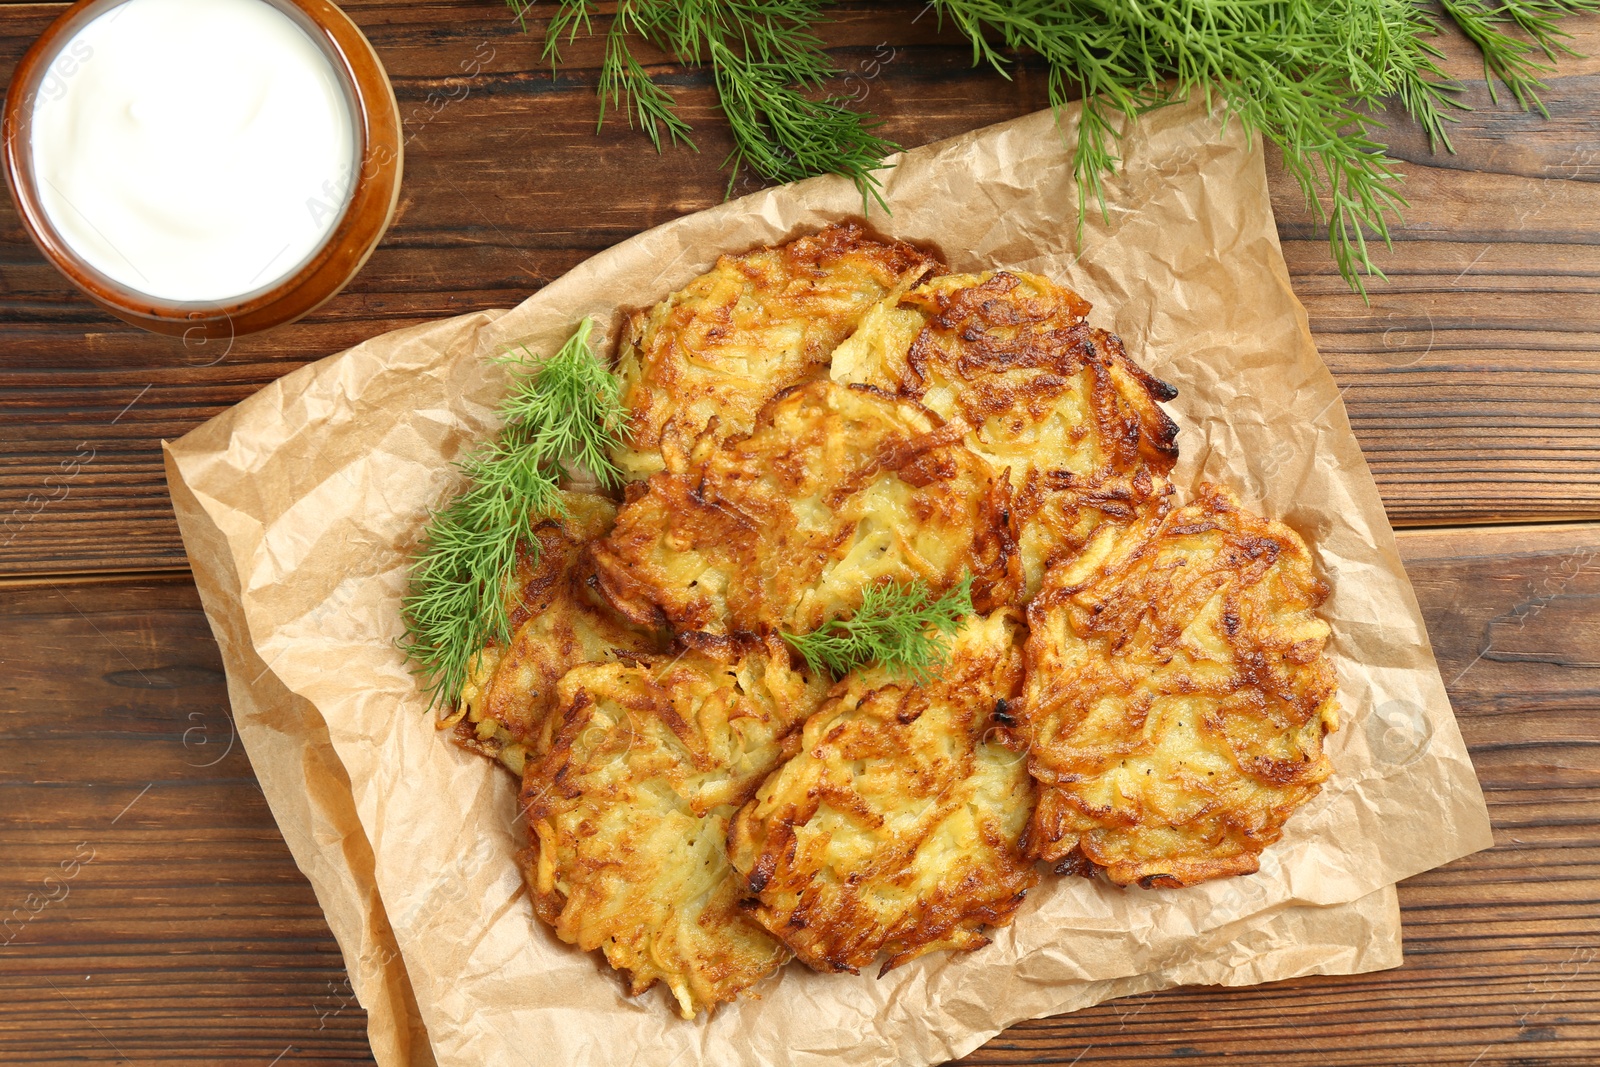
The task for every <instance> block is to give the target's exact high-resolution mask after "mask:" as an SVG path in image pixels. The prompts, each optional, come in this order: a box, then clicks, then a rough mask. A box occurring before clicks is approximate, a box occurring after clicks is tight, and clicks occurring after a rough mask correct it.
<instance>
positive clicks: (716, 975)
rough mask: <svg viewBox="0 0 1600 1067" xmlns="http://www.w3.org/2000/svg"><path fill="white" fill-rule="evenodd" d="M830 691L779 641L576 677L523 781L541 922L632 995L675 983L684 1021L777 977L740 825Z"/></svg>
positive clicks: (776, 958) (604, 666) (780, 951)
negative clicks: (744, 870)
mask: <svg viewBox="0 0 1600 1067" xmlns="http://www.w3.org/2000/svg"><path fill="white" fill-rule="evenodd" d="M825 692H826V687H825V685H824V684H823V683H822V682H820V681H812V680H810V679H808V678H807V677H806V676H805V675H803V674H802V673H800V672H798V671H796V670H794V669H792V667H791V665H790V659H789V653H788V651H787V650H786V649H785V648H784V647H783V646H782V644H780V643H778V642H777V641H773V642H771V643H770V644H768V645H765V646H758V647H756V648H755V649H754V650H752V651H749V652H747V653H746V654H745V655H743V656H740V657H738V658H737V659H734V660H732V661H731V662H721V661H718V660H715V659H712V658H709V657H707V656H704V655H701V654H699V653H696V652H688V653H685V654H684V655H682V656H681V657H679V658H677V659H671V658H667V657H657V658H653V659H649V660H641V661H640V662H638V663H636V664H625V663H593V664H587V665H585V666H581V667H577V668H575V669H573V670H572V671H569V672H568V673H567V675H566V677H564V678H563V679H562V680H561V684H560V686H559V687H558V693H559V700H560V703H561V707H562V711H561V712H560V713H559V718H558V720H556V721H555V722H554V729H553V731H552V732H551V736H550V739H549V741H548V742H547V743H546V744H545V745H542V746H541V751H540V754H539V756H538V757H537V758H530V759H529V761H528V765H527V771H526V773H525V775H524V777H523V783H522V803H523V807H524V809H525V810H526V812H527V819H528V825H529V828H530V836H531V839H532V848H530V849H529V851H528V853H527V854H526V856H525V860H526V863H527V871H526V874H527V879H528V886H529V888H530V891H531V893H532V895H533V902H534V909H535V911H537V912H538V914H539V917H540V918H541V919H543V920H544V921H545V922H547V923H549V924H550V925H551V926H552V927H553V928H554V929H555V932H556V935H557V936H559V937H560V938H561V939H562V940H563V941H567V942H570V943H572V944H575V945H578V946H580V947H582V948H584V949H587V950H593V949H596V948H598V949H600V950H601V951H602V952H604V953H605V957H606V959H607V960H608V961H610V963H611V965H612V966H614V967H617V968H619V969H621V970H625V971H628V972H629V974H630V976H631V977H630V988H631V990H632V992H633V993H635V994H638V993H642V992H643V991H644V990H646V989H648V988H649V987H650V986H652V985H653V984H655V983H656V982H657V981H662V982H665V983H666V984H667V985H668V987H669V988H670V989H671V991H672V995H673V997H674V998H675V999H676V1001H677V1005H678V1010H679V1012H680V1013H681V1014H682V1015H683V1017H684V1018H693V1017H694V1016H695V1015H696V1014H697V1013H698V1012H702V1011H710V1010H712V1009H713V1008H715V1007H716V1005H717V1004H719V1003H722V1002H724V1001H727V1000H731V999H733V997H735V996H736V995H738V993H739V991H740V990H742V989H745V988H746V987H748V986H750V985H751V984H752V983H754V982H757V981H759V980H760V979H761V978H763V977H765V976H766V975H768V974H771V973H772V972H773V971H775V970H776V969H777V968H778V967H779V966H780V965H782V963H783V962H784V961H785V960H786V959H787V958H788V955H789V953H788V950H787V949H785V948H784V947H783V946H782V945H781V944H779V943H778V942H777V941H776V940H774V939H773V938H771V937H769V936H768V935H767V933H766V931H764V930H763V929H761V927H760V926H759V925H758V924H757V923H755V922H754V921H753V920H752V919H751V918H750V917H749V916H748V915H746V914H745V913H744V912H743V911H742V910H741V909H740V907H739V893H738V882H737V879H736V877H735V876H734V875H733V872H732V869H731V868H730V867H729V866H728V856H727V834H728V822H729V820H730V819H732V818H733V815H734V812H736V811H738V809H739V806H740V805H742V804H743V803H744V802H745V801H746V800H748V799H749V798H750V796H751V795H752V794H754V792H755V791H756V789H757V787H759V786H760V785H761V782H762V780H763V779H764V778H766V776H767V774H768V773H769V772H770V771H771V770H772V769H773V768H774V767H775V766H777V765H778V764H779V763H781V762H782V761H783V760H784V759H786V758H788V756H790V755H792V754H793V753H794V751H795V749H796V747H797V746H798V744H799V733H798V729H799V726H800V724H801V723H802V722H803V721H804V720H805V717H806V716H807V715H808V714H810V713H811V712H812V711H814V710H815V709H816V708H817V706H818V704H819V703H820V702H821V699H822V697H823V695H824V693H825Z"/></svg>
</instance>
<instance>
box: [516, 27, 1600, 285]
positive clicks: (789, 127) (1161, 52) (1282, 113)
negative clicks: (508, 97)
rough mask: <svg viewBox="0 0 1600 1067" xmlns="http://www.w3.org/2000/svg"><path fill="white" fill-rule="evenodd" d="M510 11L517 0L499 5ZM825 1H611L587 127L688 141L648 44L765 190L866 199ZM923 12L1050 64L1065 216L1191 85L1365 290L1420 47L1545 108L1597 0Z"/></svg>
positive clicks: (988, 45)
mask: <svg viewBox="0 0 1600 1067" xmlns="http://www.w3.org/2000/svg"><path fill="white" fill-rule="evenodd" d="M507 2H508V3H509V4H510V5H511V7H512V9H513V10H515V11H516V13H517V15H518V17H519V18H522V19H524V20H526V17H527V15H528V14H529V12H530V10H531V7H532V5H531V4H530V3H529V2H528V0H507ZM829 3H830V0H618V3H617V5H616V13H615V14H614V15H613V16H612V20H611V23H610V25H609V26H608V27H607V28H606V30H605V33H606V47H605V54H604V58H603V60H602V64H601V69H600V77H599V82H598V85H597V88H598V91H599V94H600V97H601V105H602V106H601V121H602V122H603V121H604V118H605V114H606V111H607V110H621V111H624V112H625V113H626V114H627V115H628V117H629V120H630V122H632V123H634V124H635V125H637V126H639V127H641V128H642V129H643V130H644V131H645V133H646V134H648V135H649V137H650V139H651V141H652V142H653V143H654V144H655V145H656V148H657V149H658V150H659V149H660V148H661V147H662V138H663V135H665V136H666V137H667V138H668V139H670V140H671V141H674V142H681V143H684V144H689V145H692V143H693V142H692V141H690V139H689V134H690V129H689V125H688V123H687V122H685V121H684V120H683V118H682V117H681V116H680V115H679V114H678V108H677V103H676V101H675V100H674V98H673V96H672V94H671V93H670V92H668V91H667V90H666V89H664V88H663V87H661V86H660V85H658V84H657V83H656V82H655V81H654V80H653V79H652V78H651V77H650V73H649V71H648V70H647V69H646V68H645V67H644V66H643V64H641V63H640V62H639V61H638V59H637V58H636V57H635V55H634V52H633V45H634V42H637V41H640V40H643V41H648V42H650V43H651V44H653V45H655V46H656V47H658V48H660V49H662V50H663V51H665V52H667V53H668V54H669V55H671V56H672V57H674V58H675V59H676V60H678V61H679V62H681V63H685V64H691V65H696V66H705V67H709V68H710V70H711V74H712V80H713V83H714V84H715V86H716V89H717V93H718V96H719V98H720V100H721V103H722V108H723V111H724V113H725V114H726V115H727V117H728V121H729V125H730V127H731V130H732V133H733V140H734V149H733V151H732V153H730V155H729V156H728V159H727V165H728V166H729V168H730V169H731V170H732V171H733V175H732V176H731V177H730V180H729V188H730V190H731V189H732V187H733V181H734V180H735V179H736V178H737V175H738V172H739V170H740V169H741V168H744V167H748V168H750V169H751V170H753V171H755V172H756V173H757V174H759V175H761V176H762V177H763V178H766V179H768V180H772V181H792V180H794V179H796V178H803V177H808V176H810V175H812V174H820V173H825V172H834V173H839V174H844V175H846V176H848V177H850V178H851V179H852V180H854V181H855V182H856V184H857V186H858V187H860V189H861V190H862V195H863V198H868V197H872V198H877V199H879V201H880V203H881V195H880V194H879V184H878V178H877V177H876V175H875V173H874V172H875V171H876V170H878V169H879V168H880V167H881V165H882V163H883V157H884V156H885V154H887V153H888V152H890V151H892V150H893V149H894V146H893V145H892V144H890V143H889V142H887V141H885V140H883V139H882V138H880V137H878V136H877V135H876V134H875V133H873V130H874V128H875V125H876V124H875V121H874V120H873V119H872V118H871V117H870V116H868V115H866V114H863V113H860V112H858V111H856V110H855V109H853V108H852V107H851V106H850V102H849V101H848V100H846V99H842V98H839V97H835V96H824V95H823V94H824V93H825V91H826V89H827V87H828V83H829V81H830V79H833V78H835V77H837V76H838V75H839V74H840V73H841V72H840V71H839V70H838V69H837V67H836V66H835V65H834V63H833V61H832V60H831V59H830V58H829V56H828V54H827V52H826V51H825V50H824V48H823V46H822V42H821V41H820V40H819V38H818V37H817V36H816V34H815V27H816V26H817V25H818V24H819V23H820V22H821V21H822V19H823V16H824V9H825V8H827V7H828V6H829ZM930 6H931V7H932V9H933V10H934V11H935V12H936V13H937V14H938V16H939V18H940V20H941V21H942V22H943V23H945V24H948V25H952V26H954V27H956V28H957V29H959V30H960V31H961V32H962V33H963V34H964V35H965V36H966V37H967V39H968V40H969V41H971V43H972V48H973V59H974V61H975V62H977V63H982V64H987V65H989V66H991V67H993V68H994V69H995V70H996V71H999V72H1000V73H1001V74H1006V75H1009V71H1010V69H1011V67H1012V64H1013V63H1014V62H1015V60H1016V57H1017V56H1018V55H1019V54H1020V53H1033V54H1035V55H1038V56H1039V57H1041V58H1042V59H1043V60H1044V61H1045V63H1046V64H1047V66H1048V68H1049V90H1050V99H1051V102H1052V103H1053V104H1054V105H1055V106H1056V108H1057V109H1058V111H1059V109H1060V108H1061V107H1062V106H1063V105H1065V104H1066V103H1067V102H1068V101H1069V100H1071V99H1073V98H1075V97H1077V96H1080V95H1081V96H1082V97H1083V100H1084V103H1083V109H1082V112H1081V116H1082V117H1081V119H1080V121H1079V125H1078V141H1077V144H1076V148H1075V155H1074V162H1073V166H1074V171H1075V173H1076V176H1077V180H1078V192H1079V195H1078V218H1079V222H1080V225H1081V223H1082V221H1083V219H1084V216H1085V214H1086V212H1087V211H1088V210H1090V207H1089V205H1093V204H1098V205H1099V207H1100V209H1101V211H1102V212H1103V211H1104V210H1105V196H1104V187H1103V180H1104V177H1105V175H1107V174H1108V173H1111V172H1112V171H1114V169H1115V168H1116V166H1117V164H1118V162H1119V160H1118V157H1117V151H1118V147H1117V146H1118V140H1119V137H1120V130H1121V129H1122V124H1121V122H1120V121H1119V118H1118V116H1119V115H1120V116H1123V117H1132V116H1136V115H1138V114H1140V113H1142V112H1144V111H1146V110H1149V109H1150V108H1153V107H1159V106H1161V105H1162V104H1164V103H1167V102H1170V101H1172V100H1175V99H1181V98H1184V97H1186V96H1187V95H1189V93H1190V92H1191V91H1199V92H1203V93H1205V94H1206V95H1207V98H1208V99H1212V100H1217V101H1219V102H1220V103H1221V104H1222V105H1223V107H1224V109H1225V110H1226V112H1227V113H1228V114H1229V115H1230V116H1232V117H1235V118H1236V119H1237V120H1238V121H1240V122H1242V123H1243V124H1244V126H1245V127H1246V129H1248V130H1249V131H1250V132H1251V133H1252V134H1258V135H1260V136H1263V137H1265V138H1266V139H1267V140H1270V141H1272V142H1273V143H1275V144H1276V145H1278V147H1279V148H1281V149H1282V153H1283V165H1284V169H1285V170H1286V171H1287V172H1288V173H1289V175H1290V176H1291V177H1293V178H1294V180H1295V182H1296V183H1297V184H1298V185H1299V186H1300V189H1301V191H1302V193H1303V194H1304V195H1305V198H1306V201H1307V204H1308V205H1309V206H1310V207H1311V209H1312V210H1313V212H1315V213H1316V214H1317V215H1318V216H1319V217H1320V218H1321V220H1322V221H1323V223H1325V224H1326V226H1327V231H1328V241H1329V245H1330V247H1331V250H1332V253H1333V258H1334V262H1335V263H1336V264H1337V266H1338V268H1339V273H1340V274H1341V275H1342V276H1343V277H1344V278H1345V280H1346V281H1347V282H1348V283H1349V284H1350V286H1351V287H1352V288H1354V289H1356V290H1358V291H1360V292H1363V293H1364V292H1365V283H1364V281H1363V276H1376V277H1382V276H1383V275H1382V271H1381V270H1379V269H1378V267H1377V265H1376V264H1375V263H1374V262H1373V258H1372V251H1371V249H1370V248H1369V247H1368V241H1369V240H1378V241H1382V242H1384V243H1385V244H1387V243H1388V242H1389V226H1390V224H1391V223H1392V222H1394V221H1395V220H1397V219H1398V218H1399V216H1400V212H1401V210H1402V209H1403V208H1404V207H1405V206H1406V202H1405V199H1404V198H1403V197H1402V195H1401V193H1400V187H1401V184H1402V182H1401V175H1400V173H1399V171H1397V170H1396V169H1395V167H1394V166H1393V164H1392V163H1391V161H1390V159H1389V157H1388V156H1387V155H1386V153H1385V151H1384V145H1383V143H1382V141H1381V140H1380V139H1379V138H1380V135H1381V131H1382V129H1383V127H1384V123H1383V122H1382V120H1381V119H1380V118H1379V117H1378V116H1380V115H1382V114H1384V112H1385V111H1388V110H1398V111H1402V112H1404V113H1406V114H1408V115H1410V116H1411V117H1412V118H1413V119H1415V120H1416V121H1417V122H1418V123H1419V124H1420V125H1421V127H1422V129H1423V130H1424V131H1425V132H1426V134H1427V136H1428V140H1429V143H1430V144H1431V145H1432V146H1433V147H1434V148H1435V149H1436V150H1437V149H1438V148H1440V147H1442V148H1444V149H1446V150H1452V146H1451V144H1450V137H1449V128H1448V127H1449V123H1451V122H1453V121H1454V120H1455V117H1456V116H1455V115H1454V112H1456V111H1458V110H1461V109H1463V108H1465V106H1466V105H1465V104H1464V103H1463V102H1462V101H1461V100H1460V98H1459V92H1460V90H1461V88H1462V86H1461V85H1460V84H1458V83H1457V82H1455V81H1454V80H1452V79H1451V78H1450V77H1448V76H1447V75H1446V74H1445V73H1444V71H1443V70H1442V68H1441V67H1440V66H1439V60H1440V58H1441V56H1442V53H1441V51H1440V50H1439V48H1438V46H1437V45H1436V44H1435V43H1434V39H1435V38H1436V37H1437V35H1438V34H1439V32H1440V31H1441V29H1442V28H1443V27H1444V26H1445V25H1446V24H1448V23H1453V24H1454V25H1456V26H1458V27H1459V28H1460V29H1461V31H1462V33H1463V34H1465V35H1466V37H1467V38H1468V39H1469V40H1470V41H1471V42H1472V43H1473V44H1474V45H1475V46H1476V47H1477V49H1478V51H1479V53H1480V54H1481V55H1482V58H1483V65H1484V74H1485V78H1486V80H1487V82H1488V87H1489V93H1490V96H1491V98H1497V91H1496V83H1497V82H1498V83H1499V84H1501V85H1503V86H1505V87H1506V89H1507V90H1509V92H1510V94H1511V96H1512V98H1513V99H1514V100H1515V101H1516V102H1517V104H1518V105H1519V106H1520V107H1522V108H1523V109H1524V110H1535V111H1539V112H1541V113H1546V114H1547V112H1546V109H1545V105H1544V102H1543V100H1542V99H1541V98H1540V94H1541V92H1543V91H1544V89H1545V86H1544V83H1543V81H1542V80H1541V79H1542V78H1543V77H1545V76H1546V75H1548V74H1549V73H1550V72H1551V71H1552V70H1554V63H1555V61H1556V60H1557V58H1558V56H1559V55H1560V54H1569V55H1570V54H1572V52H1571V49H1570V48H1569V47H1568V46H1567V44H1566V41H1567V39H1568V36H1569V35H1568V34H1567V33H1566V32H1565V31H1564V30H1563V29H1562V28H1561V20H1562V19H1563V18H1565V17H1566V16H1568V15H1571V14H1574V13H1578V12H1589V11H1596V10H1600V0H1439V4H1438V5H1437V6H1435V5H1434V4H1432V3H1429V2H1426V0H931V2H930ZM598 9H599V5H598V4H596V3H594V2H593V0H561V2H559V3H557V4H556V5H555V9H554V13H553V14H552V15H551V16H550V18H549V20H548V22H547V23H546V26H545V56H546V58H547V59H549V60H550V61H551V63H552V64H557V63H559V62H560V49H561V46H562V44H563V43H565V42H568V41H571V40H573V39H574V38H575V37H576V35H577V34H578V33H580V32H583V33H592V32H594V27H593V26H592V24H591V23H592V20H593V17H594V16H595V15H596V14H597V13H598Z"/></svg>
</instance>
